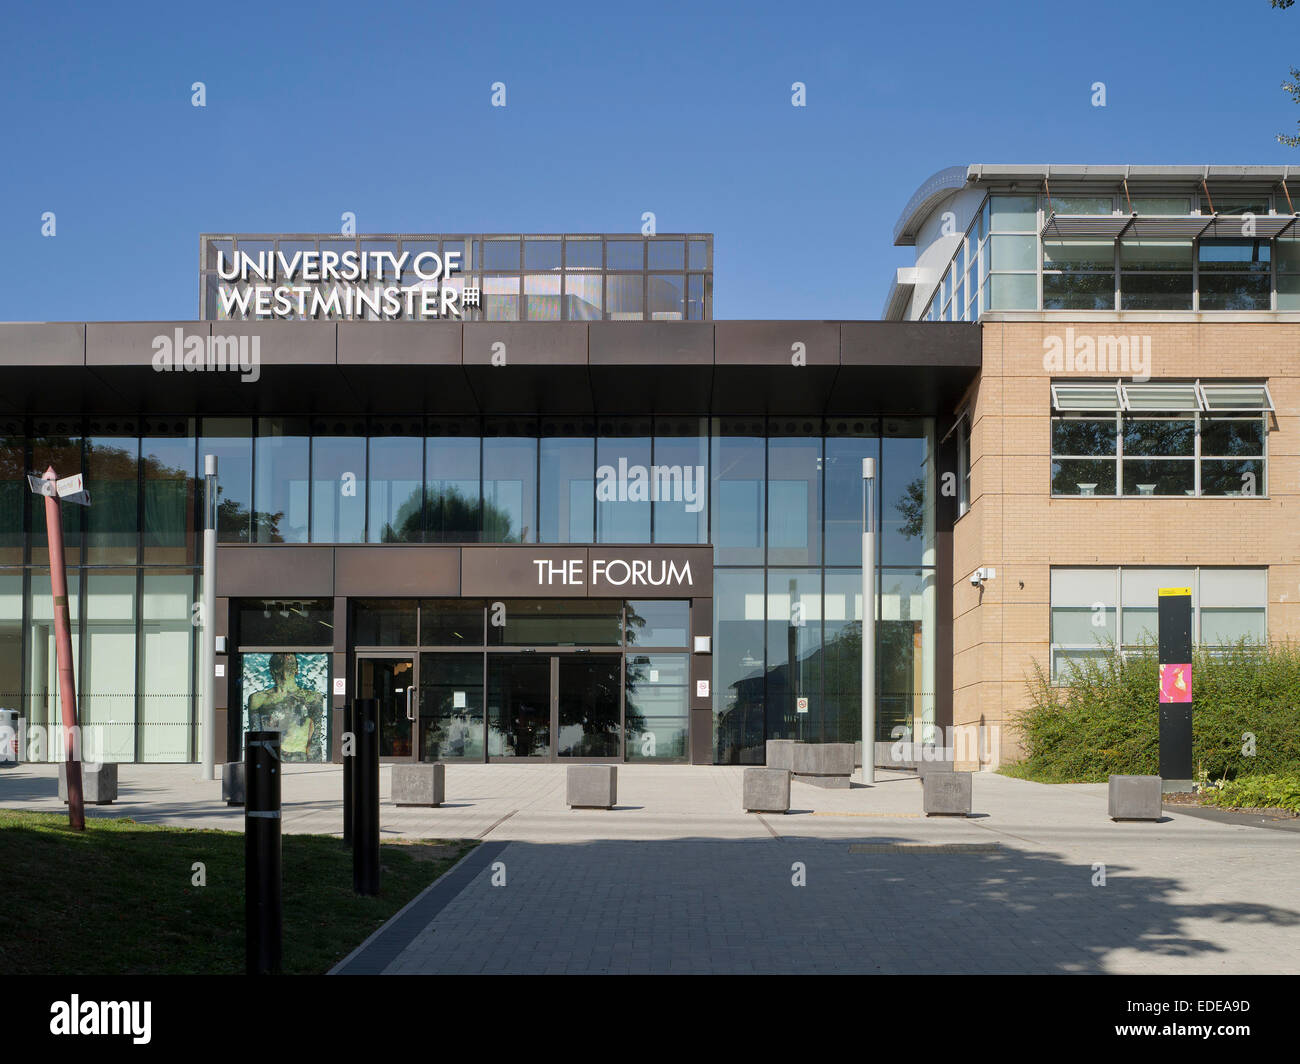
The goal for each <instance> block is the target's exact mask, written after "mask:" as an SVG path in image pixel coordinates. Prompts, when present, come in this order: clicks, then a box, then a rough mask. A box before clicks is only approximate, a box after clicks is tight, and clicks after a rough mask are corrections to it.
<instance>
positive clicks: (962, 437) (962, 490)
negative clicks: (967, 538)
mask: <svg viewBox="0 0 1300 1064" xmlns="http://www.w3.org/2000/svg"><path fill="white" fill-rule="evenodd" d="M957 470H958V477H957V516H958V517H960V516H961V515H962V514H964V513H965V512H966V511H967V510H969V509H970V413H969V412H968V411H963V413H962V414H961V415H960V418H959V420H958V422H957Z"/></svg>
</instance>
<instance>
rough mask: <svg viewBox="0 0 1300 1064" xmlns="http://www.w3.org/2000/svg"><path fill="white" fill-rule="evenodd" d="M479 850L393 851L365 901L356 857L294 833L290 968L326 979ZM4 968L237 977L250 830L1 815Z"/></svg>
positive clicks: (287, 910)
mask: <svg viewBox="0 0 1300 1064" xmlns="http://www.w3.org/2000/svg"><path fill="white" fill-rule="evenodd" d="M474 845H475V844H474V843H473V842H472V841H467V840H455V841H449V842H445V841H438V840H420V841H419V842H417V843H384V844H383V845H382V846H381V847H380V861H381V866H382V870H383V875H382V878H381V881H380V894H379V897H377V898H361V897H357V895H355V894H353V893H352V851H351V849H350V848H349V847H345V846H344V845H343V843H342V842H341V841H340V840H339V839H338V838H334V837H331V836H328V835H285V836H284V838H283V867H284V942H283V967H284V971H285V972H286V973H289V974H319V973H323V972H326V971H328V970H329V969H330V968H331V967H332V966H333V965H334V964H335V963H337V962H338V961H340V960H342V959H343V958H344V957H346V956H347V955H348V954H349V953H350V952H352V950H353V949H355V948H356V947H357V946H358V945H360V944H361V942H362V941H363V940H364V939H365V938H366V937H367V936H368V935H370V933H371V932H373V931H374V930H375V929H377V928H378V927H379V926H380V925H381V924H383V922H384V921H385V920H387V919H388V918H389V917H390V916H392V915H393V914H394V913H396V912H397V911H398V910H399V909H400V908H401V907H402V906H403V905H405V904H406V903H407V902H408V901H410V900H411V899H412V898H413V897H414V896H415V895H416V894H418V893H419V892H420V891H421V890H423V889H424V888H425V887H427V886H428V885H429V884H430V883H432V882H433V881H434V880H435V879H437V878H438V877H439V876H440V875H442V873H443V872H445V871H446V870H447V869H448V868H450V867H451V866H452V864H454V863H455V862H456V861H457V860H459V859H460V858H461V857H462V856H463V855H464V854H465V853H466V852H467V851H468V850H469V849H470V848H472V847H473V846H474ZM196 861H201V862H203V864H204V866H205V869H206V875H207V886H203V887H200V886H195V885H193V882H192V880H193V878H194V876H195V875H196V872H195V870H194V868H193V866H194V863H195V862H196ZM0 972H5V973H6V974H9V975H51V974H57V975H73V974H77V975H83V974H84V975H124V974H163V973H166V974H195V973H205V974H212V975H223V974H225V975H242V974H243V973H244V836H243V834H242V833H239V832H233V831H195V830H190V829H186V828H174V827H163V826H157V825H153V824H139V823H136V822H135V821H134V820H126V819H118V818H112V817H94V816H93V815H88V816H87V817H86V831H85V833H84V834H78V833H75V832H72V831H69V830H68V817H67V814H66V813H21V812H15V811H13V810H7V809H0Z"/></svg>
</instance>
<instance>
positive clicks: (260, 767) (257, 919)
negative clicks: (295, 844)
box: [244, 731, 283, 975]
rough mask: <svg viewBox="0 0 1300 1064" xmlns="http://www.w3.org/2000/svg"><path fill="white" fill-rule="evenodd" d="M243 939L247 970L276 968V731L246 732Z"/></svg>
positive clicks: (278, 901)
mask: <svg viewBox="0 0 1300 1064" xmlns="http://www.w3.org/2000/svg"><path fill="white" fill-rule="evenodd" d="M244 789H245V793H244V942H245V950H246V953H247V965H248V974H249V975H276V974H278V973H279V971H280V939H281V926H282V923H283V906H282V898H281V862H280V733H279V732H278V731H257V732H249V733H248V735H247V737H246V739H245V747H244Z"/></svg>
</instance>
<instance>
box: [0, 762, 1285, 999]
mask: <svg viewBox="0 0 1300 1064" xmlns="http://www.w3.org/2000/svg"><path fill="white" fill-rule="evenodd" d="M120 771H121V786H122V799H121V801H120V802H119V803H118V804H116V805H114V806H110V807H101V808H96V809H92V810H90V811H89V812H90V815H92V816H102V815H114V816H121V815H129V816H133V817H135V818H136V819H137V820H141V821H148V822H155V823H175V824H183V825H185V826H189V827H225V828H228V829H231V830H239V829H240V828H241V827H242V813H241V811H240V810H236V809H227V808H226V807H225V806H224V805H223V804H222V803H221V802H220V800H219V784H214V783H209V782H206V781H201V780H199V779H198V778H197V775H198V774H197V770H196V768H195V767H194V766H187V765H175V766H146V765H125V766H122V768H121V770H120ZM383 777H384V778H383V788H382V791H381V795H382V797H383V798H384V799H385V804H384V806H383V808H382V812H381V827H382V829H383V831H384V833H385V834H386V835H389V836H399V835H400V836H409V837H428V838H451V837H459V838H477V839H482V840H485V841H486V842H487V843H488V844H489V845H487V846H481V847H479V848H478V849H476V850H475V851H473V852H472V853H471V854H470V856H469V857H468V858H467V859H466V861H465V862H463V863H462V865H461V866H458V868H457V869H456V870H455V871H454V872H453V873H452V874H451V877H449V878H444V880H442V881H439V883H438V884H434V885H431V887H430V890H429V891H427V892H426V893H425V894H424V895H422V896H421V897H419V898H417V899H415V900H414V901H413V902H412V904H411V905H410V906H408V907H407V909H406V910H404V912H403V913H401V914H399V915H398V916H397V917H395V918H394V920H393V921H390V923H389V924H388V925H387V926H386V927H385V928H384V929H382V930H381V931H380V932H379V933H378V934H377V935H376V936H374V937H373V938H372V939H371V940H369V941H368V942H367V943H365V944H363V945H362V946H361V947H360V948H359V949H358V950H357V951H356V952H355V953H354V954H353V955H352V957H350V958H349V959H348V960H347V961H345V962H344V964H343V965H341V966H340V967H341V968H342V969H343V970H348V971H357V972H361V971H383V972H387V973H393V974H404V973H412V974H413V973H433V972H447V973H451V972H502V973H546V972H552V973H554V972H566V973H589V974H603V973H622V972H628V973H632V972H657V973H668V974H672V973H677V972H682V973H708V972H781V973H785V972H791V973H804V972H807V973H812V972H868V973H882V974H883V973H914V972H915V973H920V972H959V973H986V972H987V973H994V972H1044V973H1052V972H1133V973H1170V974H1191V973H1224V974H1228V973H1247V972H1286V973H1300V877H1297V876H1296V874H1295V870H1296V868H1298V867H1300V832H1293V831H1272V830H1261V829H1259V828H1256V827H1251V826H1246V825H1245V824H1242V823H1222V822H1218V821H1214V820H1207V819H1205V818H1202V817H1194V816H1188V815H1184V814H1180V813H1179V812H1178V811H1177V810H1176V809H1172V808H1170V809H1166V818H1165V820H1164V821H1162V822H1161V823H1158V824H1141V823H1124V824H1115V823H1112V822H1111V821H1110V820H1109V819H1108V818H1107V816H1106V788H1105V786H1104V785H1098V784H1082V785H1073V786H1058V787H1048V786H1044V785H1040V784H1033V783H1027V782H1025V781H1022V780H1014V779H1008V778H1004V777H1001V776H997V775H991V774H979V775H977V776H976V778H975V780H974V808H975V813H976V815H975V816H973V817H971V818H970V819H946V818H945V819H940V818H925V817H922V816H920V815H919V813H920V806H921V793H920V785H919V783H918V781H917V780H915V779H913V778H910V777H906V776H903V775H899V774H891V773H883V774H881V776H880V781H879V782H878V784H877V786H875V787H873V788H863V787H855V788H853V789H852V790H847V791H831V790H822V789H819V788H814V787H808V786H804V785H802V784H797V783H796V784H794V785H793V787H792V792H791V794H792V803H793V805H794V806H795V807H796V809H797V810H798V812H794V813H792V814H790V815H788V816H773V815H763V816H756V815H753V814H746V813H744V812H742V811H741V810H740V781H741V770H739V769H738V768H733V767H725V766H724V767H691V766H630V765H629V766H622V767H620V771H619V799H620V802H619V807H618V808H617V809H615V810H613V811H609V812H605V811H594V810H593V811H570V810H568V809H567V808H566V807H565V806H564V790H563V788H564V777H563V766H558V765H521V766H515V765H471V766H456V765H453V766H449V767H448V769H447V798H448V804H447V806H445V807H444V808H442V809H438V810H415V809H401V810H399V809H396V808H395V807H394V806H392V805H391V804H388V803H387V797H388V793H389V792H388V779H387V777H388V773H387V772H385V773H384V774H383ZM54 783H55V778H54V773H53V771H52V770H51V767H50V766H21V767H19V768H17V769H8V770H4V771H0V806H4V807H13V808H25V809H47V810H56V809H61V808H63V807H62V805H61V804H60V803H59V802H58V801H57V798H56V797H55V796H54ZM283 791H284V809H285V830H286V831H291V832H338V831H339V830H340V829H341V823H342V810H341V804H340V798H339V795H340V791H341V782H340V777H339V770H338V769H337V768H335V767H332V766H313V767H307V766H302V767H299V766H290V767H289V768H288V771H287V772H286V775H285V778H284V785H283ZM796 865H799V866H802V870H803V877H804V882H805V885H803V886H796V885H794V883H793V882H792V880H793V878H794V877H795V875H796V869H795V866H796ZM1099 865H1104V866H1105V868H1104V871H1105V885H1104V886H1100V885H1094V880H1095V879H1097V877H1098V870H1097V869H1096V868H1095V866H1099ZM494 866H496V867H494ZM502 873H504V880H505V882H504V885H501V886H497V885H493V879H494V876H495V878H496V879H497V881H498V882H499V881H500V879H501V878H502Z"/></svg>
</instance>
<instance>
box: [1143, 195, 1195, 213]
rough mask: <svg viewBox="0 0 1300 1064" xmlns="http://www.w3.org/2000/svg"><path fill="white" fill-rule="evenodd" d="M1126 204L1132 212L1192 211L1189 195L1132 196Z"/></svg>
mask: <svg viewBox="0 0 1300 1064" xmlns="http://www.w3.org/2000/svg"><path fill="white" fill-rule="evenodd" d="M1128 204H1129V207H1130V209H1131V210H1132V212H1133V213H1134V214H1163V215H1176V214H1191V213H1192V201H1191V197H1189V196H1134V197H1133V198H1132V199H1131V200H1129V201H1128Z"/></svg>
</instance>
